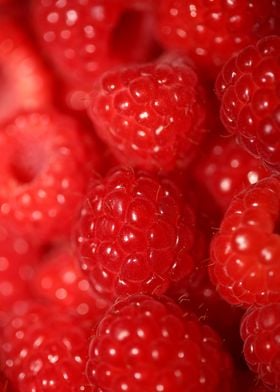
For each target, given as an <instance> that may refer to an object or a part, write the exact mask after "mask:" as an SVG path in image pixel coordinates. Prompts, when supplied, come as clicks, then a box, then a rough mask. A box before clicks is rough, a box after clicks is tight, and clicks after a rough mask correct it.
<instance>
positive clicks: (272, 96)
mask: <svg viewBox="0 0 280 392" xmlns="http://www.w3.org/2000/svg"><path fill="white" fill-rule="evenodd" d="M277 4H278V5H280V3H279V2H278V3H277ZM264 5H265V6H266V3H264ZM279 26H280V23H279ZM279 58H280V37H277V36H270V37H266V38H264V39H261V40H260V41H258V43H257V44H256V45H255V46H248V47H247V48H245V49H244V50H243V51H241V52H240V53H239V54H238V55H237V56H235V57H232V58H231V59H230V60H229V61H228V62H227V63H226V64H225V66H224V67H223V69H222V71H221V73H220V74H219V76H218V78H217V81H216V91H217V95H218V96H219V98H220V99H221V112H220V113H221V119H222V121H223V123H224V126H225V127H226V129H227V130H228V131H229V132H230V133H232V134H234V135H236V137H237V139H238V140H239V142H240V144H241V145H243V146H244V147H245V148H246V149H247V150H248V151H249V152H250V153H251V154H253V155H254V156H256V157H259V158H261V159H262V160H263V161H264V162H265V163H266V164H267V165H270V166H272V167H274V168H275V169H277V170H278V171H279V170H280V142H279V139H280V120H279V118H280V117H279V116H280V95H279V86H278V81H279V75H280V62H279Z"/></svg>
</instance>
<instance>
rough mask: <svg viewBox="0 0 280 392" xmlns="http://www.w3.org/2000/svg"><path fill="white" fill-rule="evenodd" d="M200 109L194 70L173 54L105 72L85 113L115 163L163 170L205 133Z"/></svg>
mask: <svg viewBox="0 0 280 392" xmlns="http://www.w3.org/2000/svg"><path fill="white" fill-rule="evenodd" d="M206 110H207V109H206V100H205V95H204V91H203V89H202V87H201V86H200V83H199V81H198V78H197V75H196V73H195V71H194V70H193V69H192V68H191V67H190V66H189V65H187V64H186V61H185V59H183V58H178V57H175V56H173V55H167V56H164V57H163V58H162V59H161V60H160V61H158V62H155V63H149V64H146V65H136V66H135V65H134V66H131V67H122V68H119V69H116V70H113V71H109V72H107V73H105V74H104V75H103V76H102V77H101V78H100V80H99V82H98V83H97V84H96V86H95V89H94V90H93V92H92V93H91V96H90V103H89V108H88V112H89V115H90V117H91V119H92V121H93V123H94V125H95V126H96V130H97V132H98V134H99V136H100V137H101V138H102V139H103V140H104V141H105V142H106V143H107V144H108V145H109V146H110V147H111V149H112V151H113V153H114V154H115V155H116V156H117V158H118V159H119V160H120V161H121V162H123V163H126V164H131V165H132V166H139V167H141V168H145V169H163V170H164V171H166V170H172V169H174V168H175V166H185V165H186V163H187V162H188V161H189V160H190V157H189V156H190V154H191V153H192V152H193V150H195V149H196V147H197V144H199V142H200V141H201V139H202V137H203V135H204V133H205V131H206V125H205V117H206Z"/></svg>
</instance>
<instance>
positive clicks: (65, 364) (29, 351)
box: [0, 302, 91, 392]
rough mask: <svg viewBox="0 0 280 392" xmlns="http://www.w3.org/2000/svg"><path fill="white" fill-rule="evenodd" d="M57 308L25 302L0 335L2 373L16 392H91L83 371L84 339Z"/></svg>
mask: <svg viewBox="0 0 280 392" xmlns="http://www.w3.org/2000/svg"><path fill="white" fill-rule="evenodd" d="M57 311H58V309H57V308H51V307H49V308H46V307H44V306H43V305H38V304H32V302H31V303H28V304H27V305H26V309H25V311H24V312H23V314H22V315H16V316H13V315H11V318H10V320H9V322H8V323H7V325H5V327H4V329H3V330H2V333H1V339H0V341H1V351H2V352H1V357H2V363H3V364H4V371H5V374H7V376H8V378H9V379H10V381H11V382H12V385H13V386H14V388H15V389H16V390H18V391H20V392H30V391H32V392H42V391H43V390H46V391H50V390H52V389H54V388H55V390H56V391H59V392H65V391H69V392H80V391H91V389H87V385H88V384H87V382H86V379H85V376H84V374H83V372H84V366H85V361H86V347H87V336H86V334H85V333H84V331H83V330H82V329H81V328H80V327H79V325H78V324H77V323H75V322H74V321H73V319H71V318H70V317H68V316H67V315H64V314H59V313H58V312H57Z"/></svg>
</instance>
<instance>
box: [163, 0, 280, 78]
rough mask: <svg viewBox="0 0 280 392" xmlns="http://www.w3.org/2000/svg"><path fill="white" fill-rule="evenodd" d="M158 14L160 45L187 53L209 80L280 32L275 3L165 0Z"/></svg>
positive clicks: (258, 1)
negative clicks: (232, 60) (229, 62)
mask: <svg viewBox="0 0 280 392" xmlns="http://www.w3.org/2000/svg"><path fill="white" fill-rule="evenodd" d="M157 14H158V32H159V37H160V39H161V43H162V44H163V45H164V46H165V47H167V48H169V49H178V50H181V51H183V52H185V53H187V54H188V55H189V56H190V57H191V58H192V59H193V60H194V62H195V63H197V65H198V66H200V67H201V68H202V70H203V71H204V73H205V74H206V76H208V77H209V76H210V77H215V75H216V73H217V72H218V70H219V69H220V68H221V66H222V65H223V64H224V63H225V62H226V61H227V59H228V58H229V57H230V56H231V55H232V54H236V53H237V52H238V51H240V50H241V49H243V48H244V47H245V46H247V45H249V44H251V43H255V42H256V40H257V39H259V38H261V37H264V36H266V35H269V34H279V33H280V28H279V26H280V24H279V22H280V5H279V2H278V1H275V0H268V1H260V0H237V1H230V0H226V1H224V0H213V1H212V0H211V1H210V0H184V1H183V0H163V1H161V2H160V5H159V6H158V11H157Z"/></svg>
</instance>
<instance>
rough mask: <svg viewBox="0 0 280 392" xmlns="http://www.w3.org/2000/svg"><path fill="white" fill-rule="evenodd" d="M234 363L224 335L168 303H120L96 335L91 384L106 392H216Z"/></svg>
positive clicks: (156, 300) (131, 300) (155, 300)
mask: <svg viewBox="0 0 280 392" xmlns="http://www.w3.org/2000/svg"><path fill="white" fill-rule="evenodd" d="M231 371H232V369H231V361H230V358H229V356H228V355H227V354H226V353H225V351H224V350H223V347H222V343H221V340H220V338H219V337H218V335H216V333H215V332H214V331H213V330H212V329H211V328H210V327H208V326H206V325H203V324H201V323H200V322H199V321H198V319H197V318H196V317H195V316H194V315H193V314H192V313H190V312H185V313H184V312H183V311H182V310H181V309H180V308H179V307H178V306H177V305H175V303H174V302H173V301H172V300H170V299H168V298H167V297H163V298H153V297H150V296H145V295H138V296H137V295H136V296H130V297H128V298H126V299H124V300H123V301H119V302H117V303H116V304H115V305H114V306H113V307H112V308H111V309H110V310H109V311H108V313H107V314H106V315H105V317H104V319H103V320H102V321H101V323H100V324H99V326H98V327H97V330H96V332H95V333H94V335H93V337H92V340H91V343H90V348H89V360H88V364H87V376H88V379H89V382H90V383H92V384H94V385H97V386H98V387H99V388H100V390H101V391H102V392H121V391H127V392H142V391H145V392H155V391H162V392H174V391H175V390H176V391H177V392H186V391H197V392H210V391H211V392H212V391H213V392H214V391H215V392H216V391H219V390H223V391H224V390H227V389H219V387H220V388H221V386H222V385H223V386H225V384H224V379H226V382H229V380H230V376H231Z"/></svg>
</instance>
